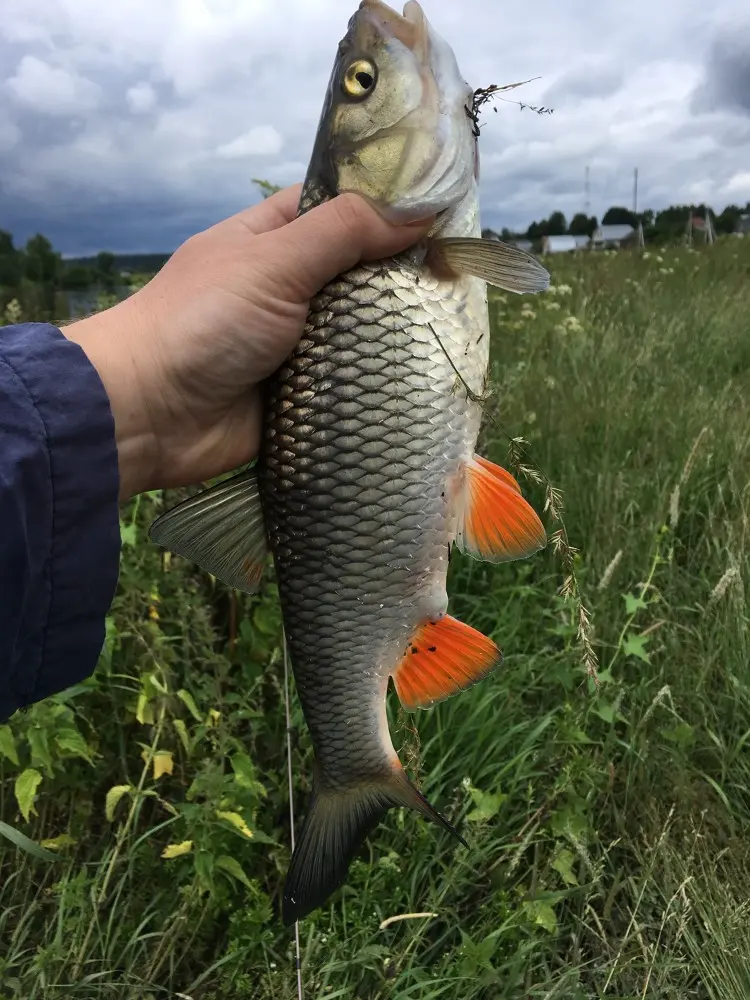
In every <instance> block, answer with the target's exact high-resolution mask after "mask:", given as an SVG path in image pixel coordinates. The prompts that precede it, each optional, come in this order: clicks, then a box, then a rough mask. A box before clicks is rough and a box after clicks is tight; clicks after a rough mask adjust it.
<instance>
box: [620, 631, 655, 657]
mask: <svg viewBox="0 0 750 1000" xmlns="http://www.w3.org/2000/svg"><path fill="white" fill-rule="evenodd" d="M647 643H648V636H647V635H637V634H636V633H635V632H629V633H628V637H627V639H626V640H625V642H624V643H623V647H622V651H623V653H624V654H625V655H626V656H635V657H636V658H637V659H639V660H643V662H644V663H650V662H651V661H650V660H649V658H648V653H647V652H646V644H647Z"/></svg>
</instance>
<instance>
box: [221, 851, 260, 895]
mask: <svg viewBox="0 0 750 1000" xmlns="http://www.w3.org/2000/svg"><path fill="white" fill-rule="evenodd" d="M216 867H217V868H221V869H223V870H224V871H225V872H227V873H228V874H229V875H231V876H232V878H233V879H236V880H237V881H238V882H242V884H243V885H246V886H247V888H248V889H252V888H253V883H252V882H251V881H250V879H249V878H248V877H247V875H246V874H245V873H244V871H243V870H242V865H241V864H240V863H239V861H235V860H234V858H230V857H229V855H227V854H222V855H221V856H220V857H218V858H217V859H216Z"/></svg>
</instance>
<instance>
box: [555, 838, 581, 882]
mask: <svg viewBox="0 0 750 1000" xmlns="http://www.w3.org/2000/svg"><path fill="white" fill-rule="evenodd" d="M574 861H575V854H573V852H572V851H569V850H568V848H567V847H562V848H561V849H560V850H559V851H558V852H557V854H556V855H555V857H554V859H553V861H552V867H553V868H554V870H555V871H556V872H557V874H558V875H559V876H560V878H561V879H562V880H563V882H564V883H565V884H566V885H578V879H577V878H576V874H575V872H574V871H573V862H574Z"/></svg>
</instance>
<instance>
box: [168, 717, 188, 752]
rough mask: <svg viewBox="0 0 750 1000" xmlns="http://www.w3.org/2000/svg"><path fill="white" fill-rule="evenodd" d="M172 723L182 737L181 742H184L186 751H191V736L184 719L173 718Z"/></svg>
mask: <svg viewBox="0 0 750 1000" xmlns="http://www.w3.org/2000/svg"><path fill="white" fill-rule="evenodd" d="M172 725H173V726H174V728H175V732H176V733H177V735H178V736H179V738H180V743H182V746H183V749H184V751H185V753H187V754H189V753H190V737H189V736H188V731H187V726H186V725H185V723H184V722H183V721H182V719H172Z"/></svg>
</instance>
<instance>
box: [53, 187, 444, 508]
mask: <svg viewBox="0 0 750 1000" xmlns="http://www.w3.org/2000/svg"><path fill="white" fill-rule="evenodd" d="M299 194H300V185H295V186H293V187H290V188H286V189H285V190H283V191H280V192H278V193H277V194H275V195H273V196H272V197H270V198H268V199H266V200H265V201H263V202H261V203H260V204H258V205H255V206H253V207H252V208H249V209H246V210H245V211H243V212H240V213H239V214H238V215H235V216H232V217H231V218H229V219H226V220H225V221H224V222H220V223H218V225H215V226H212V227H211V228H210V229H207V230H205V231H204V232H201V233H198V234H197V235H196V236H192V237H191V238H190V239H189V240H187V241H186V242H185V243H183V245H182V246H181V247H180V248H179V249H178V250H177V251H176V252H175V253H174V255H173V256H172V257H171V258H170V259H169V261H168V262H167V263H166V264H165V265H164V267H163V268H162V270H161V271H160V272H159V273H158V274H157V275H156V276H155V277H154V278H153V279H152V280H151V281H150V282H149V283H148V284H147V285H146V286H145V287H144V288H142V289H141V290H140V291H138V292H136V293H135V294H133V295H131V296H130V297H129V298H128V299H126V300H125V301H124V302H121V303H119V304H118V305H116V306H114V307H112V308H111V309H107V310H105V311H104V312H101V313H96V314H95V315H93V316H90V317H87V318H86V319H83V320H79V321H77V322H75V323H71V324H70V325H68V326H66V327H64V328H63V333H64V334H65V335H66V336H67V337H68V338H69V339H70V340H73V341H75V342H77V343H78V344H79V345H80V346H81V347H82V348H83V350H84V351H85V352H86V354H87V355H88V357H89V359H90V360H91V362H92V363H93V364H94V366H95V367H96V369H97V371H98V372H99V375H100V377H101V379H102V382H103V383H104V387H105V389H106V391H107V394H108V396H109V400H110V404H111V407H112V413H113V416H114V420H115V431H116V436H117V449H118V458H119V466H120V498H121V499H127V498H128V497H130V496H133V495H134V494H136V493H142V492H144V491H146V490H151V489H160V488H165V487H170V486H183V485H189V484H193V483H198V482H202V481H204V480H206V479H209V478H211V477H212V476H216V475H219V474H220V473H222V472H227V471H229V470H230V469H234V468H236V467H237V466H239V465H242V464H243V463H244V462H247V461H249V460H250V459H251V458H253V457H254V456H255V455H257V452H258V447H259V444H260V433H261V395H260V391H259V389H258V385H259V383H260V382H262V381H263V380H264V379H265V378H267V377H268V376H269V375H271V374H272V373H273V372H274V371H275V370H276V369H277V368H278V366H279V365H280V364H281V363H282V361H283V360H284V358H286V357H287V356H288V355H289V354H290V353H291V351H292V350H293V348H294V346H295V344H296V343H297V341H298V340H299V338H300V336H301V334H302V330H303V327H304V323H305V318H306V316H307V311H308V306H309V301H310V299H311V298H312V296H313V295H315V294H316V293H317V292H318V291H319V290H320V289H321V288H322V287H323V286H324V285H325V284H326V283H327V282H328V281H330V280H331V279H332V278H334V277H335V276H336V275H337V274H341V273H342V272H343V271H346V270H348V269H349V268H350V267H353V266H354V265H355V264H357V263H358V262H359V261H360V260H377V259H379V258H381V257H387V256H389V255H390V254H394V253H398V252H400V251H401V250H404V249H406V247H408V246H410V245H411V244H412V243H414V242H416V241H417V240H418V239H420V238H421V237H422V236H423V235H425V233H426V232H427V230H428V229H429V227H430V224H431V222H432V221H433V220H431V219H427V220H425V221H424V222H420V223H412V224H411V225H409V226H401V227H396V226H393V225H390V224H389V223H387V222H385V221H384V220H383V219H382V218H381V217H380V216H379V215H378V213H377V212H376V211H375V210H374V209H373V208H371V207H370V206H369V205H368V204H367V203H366V202H365V201H364V200H363V199H361V198H359V197H357V196H356V195H349V194H346V195H340V196H339V197H337V198H335V199H333V200H332V201H330V202H327V203H326V204H324V205H321V206H319V207H318V208H314V209H312V210H311V211H310V212H308V213H306V214H305V215H303V216H300V218H295V215H296V212H297V204H298V201H299Z"/></svg>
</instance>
